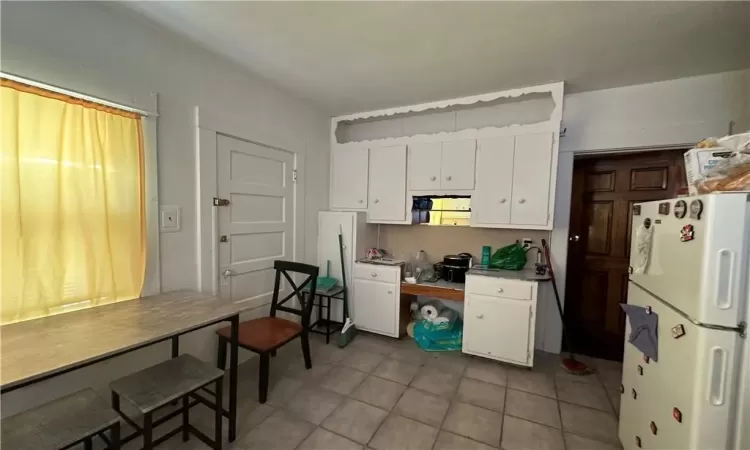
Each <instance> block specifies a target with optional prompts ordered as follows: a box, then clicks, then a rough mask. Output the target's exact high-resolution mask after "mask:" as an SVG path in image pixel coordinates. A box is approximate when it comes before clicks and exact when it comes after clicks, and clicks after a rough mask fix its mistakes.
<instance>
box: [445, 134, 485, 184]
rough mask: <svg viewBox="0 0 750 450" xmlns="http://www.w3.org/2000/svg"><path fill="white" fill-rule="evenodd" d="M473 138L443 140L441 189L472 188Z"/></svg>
mask: <svg viewBox="0 0 750 450" xmlns="http://www.w3.org/2000/svg"><path fill="white" fill-rule="evenodd" d="M476 145H477V141H475V140H474V139H471V140H466V141H451V142H443V155H442V157H443V158H442V168H441V170H440V174H441V175H442V177H443V180H442V181H441V185H442V188H443V190H452V189H474V162H475V160H476Z"/></svg>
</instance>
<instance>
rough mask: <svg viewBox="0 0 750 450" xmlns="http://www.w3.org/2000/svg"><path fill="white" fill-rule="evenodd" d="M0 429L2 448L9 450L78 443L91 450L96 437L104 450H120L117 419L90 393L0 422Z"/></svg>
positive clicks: (70, 396) (111, 411)
mask: <svg viewBox="0 0 750 450" xmlns="http://www.w3.org/2000/svg"><path fill="white" fill-rule="evenodd" d="M0 429H1V430H2V446H3V448H7V449H9V450H10V449H12V450H41V449H55V450H61V449H66V448H70V447H72V446H74V445H77V444H80V443H83V445H84V448H85V449H86V450H91V449H92V448H93V439H94V437H96V436H99V437H101V439H102V440H103V441H104V442H105V443H106V444H107V448H109V449H111V450H119V448H120V418H119V417H118V416H117V413H116V412H115V411H114V410H112V408H111V407H110V406H109V405H108V404H107V402H106V401H104V400H102V399H101V398H100V397H99V396H98V395H96V392H94V391H93V390H91V389H84V390H82V391H78V392H75V393H73V394H70V395H66V396H65V397H62V398H59V399H57V400H54V401H51V402H49V403H45V404H43V405H41V406H39V407H36V408H33V409H30V410H28V411H24V412H22V413H19V414H16V415H14V416H10V417H8V418H6V419H3V420H2V427H1V428H0ZM106 431H109V438H107V436H106V434H105V432H106Z"/></svg>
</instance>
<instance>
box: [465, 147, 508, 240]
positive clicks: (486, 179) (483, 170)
mask: <svg viewBox="0 0 750 450" xmlns="http://www.w3.org/2000/svg"><path fill="white" fill-rule="evenodd" d="M514 143H515V138H514V137H513V136H503V137H496V138H486V139H481V140H480V141H479V143H478V147H479V148H478V149H477V185H476V189H475V190H474V195H473V196H472V197H471V220H472V224H473V225H475V226H482V225H503V224H508V223H510V208H511V197H512V188H513V149H514Z"/></svg>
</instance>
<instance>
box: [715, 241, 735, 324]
mask: <svg viewBox="0 0 750 450" xmlns="http://www.w3.org/2000/svg"><path fill="white" fill-rule="evenodd" d="M714 279H715V280H716V294H715V297H714V305H716V307H717V308H719V309H729V308H731V307H732V295H733V292H732V290H733V289H734V252H733V251H732V250H730V249H728V248H722V249H721V250H719V251H718V252H716V276H715V277H714Z"/></svg>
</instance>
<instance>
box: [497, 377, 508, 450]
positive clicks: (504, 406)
mask: <svg viewBox="0 0 750 450" xmlns="http://www.w3.org/2000/svg"><path fill="white" fill-rule="evenodd" d="M509 384H510V375H509V374H508V372H507V371H506V372H505V398H504V399H503V423H502V425H501V426H500V442H498V443H497V448H502V447H503V433H504V432H505V416H506V415H507V414H506V411H507V410H508V389H510V386H508V385H509Z"/></svg>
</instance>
